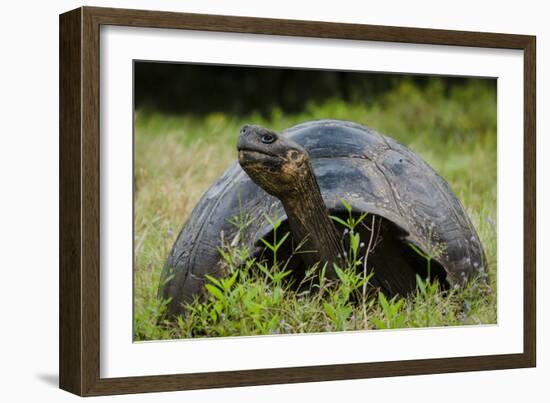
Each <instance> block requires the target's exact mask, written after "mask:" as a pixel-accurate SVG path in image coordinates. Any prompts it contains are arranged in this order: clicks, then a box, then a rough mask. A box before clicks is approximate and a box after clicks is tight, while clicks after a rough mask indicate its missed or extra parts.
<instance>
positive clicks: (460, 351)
mask: <svg viewBox="0 0 550 403" xmlns="http://www.w3.org/2000/svg"><path fill="white" fill-rule="evenodd" d="M60 180H61V184H60V232H61V234H60V386H61V388H63V389H65V390H67V391H70V392H72V393H76V394H79V395H85V396H88V395H105V394H118V393H136V392H152V391H167V390H184V389H197V388H211V387H228V386H244V385H259V384H275V383H289V382H309V381H322V380H338V379H353V378H367V377H382V376H398V375H414V374H431V373H445V372H457V371H478V370H490V369H504V368H520V367H532V366H534V365H535V362H536V352H535V351H536V350H535V339H536V331H535V329H536V327H535V301H536V297H535V267H536V262H535V233H536V231H535V37H532V36H524V35H512V34H497V33H480V32H461V31H445V30H432V29H418V28H402V27H384V26H372V25H352V24H337V23H326V22H312V21H292V20H274V19H260V18H249V17H228V16H215V15H200V14H185V13H169V12H157V11H143V10H141V11H140V10H120V9H106V8H94V7H82V8H79V9H76V10H73V11H70V12H67V13H65V14H62V15H61V16H60Z"/></svg>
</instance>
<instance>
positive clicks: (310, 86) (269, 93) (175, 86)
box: [134, 62, 496, 117]
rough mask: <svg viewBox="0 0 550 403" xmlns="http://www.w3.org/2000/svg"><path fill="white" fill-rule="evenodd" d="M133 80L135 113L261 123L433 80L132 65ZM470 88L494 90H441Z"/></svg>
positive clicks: (445, 85)
mask: <svg viewBox="0 0 550 403" xmlns="http://www.w3.org/2000/svg"><path fill="white" fill-rule="evenodd" d="M134 75H135V76H134V77H135V106H136V108H138V109H148V110H154V111H157V112H162V113H168V114H181V113H185V114H194V115H208V114H211V113H213V112H222V113H230V114H233V115H239V116H243V115H244V116H246V115H249V114H251V113H260V114H261V115H262V116H264V117H267V116H269V115H270V114H271V112H272V110H273V109H279V110H281V111H282V112H284V113H298V112H301V111H303V110H304V109H305V108H306V107H307V105H308V104H311V103H321V102H323V101H325V100H327V99H332V98H337V99H339V100H341V101H344V102H360V103H370V102H375V101H376V100H377V99H378V98H379V97H380V96H381V95H382V94H384V93H386V92H388V91H391V90H393V89H395V88H397V87H399V85H401V84H402V82H403V80H406V81H408V82H409V83H411V84H412V85H414V86H416V87H417V88H419V89H423V88H425V87H426V86H428V85H429V84H430V83H431V82H432V81H433V79H434V78H433V77H431V76H423V75H408V76H403V75H401V74H382V73H364V72H352V71H350V72H346V71H326V70H312V69H310V70H303V69H273V68H258V67H241V66H218V65H197V64H176V63H159V62H137V63H136V64H135V70H134ZM471 82H476V83H477V85H487V86H488V87H489V88H491V87H492V88H493V89H494V88H495V85H496V81H495V80H479V79H472V78H467V77H445V78H444V79H441V81H440V84H441V86H442V90H443V91H444V93H445V94H447V95H449V94H450V92H451V91H452V89H453V88H454V87H456V86H464V85H467V84H469V83H471ZM481 83H483V84H481Z"/></svg>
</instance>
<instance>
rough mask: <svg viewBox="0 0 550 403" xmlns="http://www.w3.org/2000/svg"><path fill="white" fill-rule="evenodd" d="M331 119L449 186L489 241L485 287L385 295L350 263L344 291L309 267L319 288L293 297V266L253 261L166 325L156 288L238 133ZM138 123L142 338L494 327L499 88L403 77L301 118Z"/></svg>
mask: <svg viewBox="0 0 550 403" xmlns="http://www.w3.org/2000/svg"><path fill="white" fill-rule="evenodd" d="M322 118H334V119H343V120H351V121H355V122H358V123H362V124H366V125H367V126H369V127H372V128H374V129H376V130H378V131H380V132H382V133H384V134H386V135H389V136H391V137H393V138H395V139H396V140H397V141H399V142H401V143H403V144H405V145H407V146H409V147H410V148H412V149H413V150H414V151H416V152H417V153H418V154H419V155H420V156H422V158H424V159H425V160H426V161H427V162H428V163H429V164H430V165H431V166H432V167H433V168H434V169H435V170H436V171H437V172H438V173H439V174H440V175H441V176H443V177H444V178H445V179H446V180H447V181H448V182H449V184H450V185H451V188H452V189H453V191H454V192H455V193H456V195H457V197H458V198H459V199H460V200H461V202H462V203H463V204H464V206H465V208H466V211H467V213H468V215H469V216H470V218H471V220H472V222H473V224H474V226H475V227H476V229H477V231H478V234H479V235H480V238H481V240H482V243H483V245H484V248H485V252H486V254H487V258H488V263H489V267H488V269H489V270H488V280H489V281H488V285H487V286H485V285H482V284H480V283H471V284H470V285H468V286H467V287H466V288H465V289H463V290H454V291H452V292H448V293H443V292H441V291H440V289H439V288H438V287H437V284H431V283H429V282H426V281H424V280H422V279H419V282H418V283H419V284H418V285H419V286H418V289H417V292H416V295H412V296H410V297H407V298H396V299H392V300H388V299H387V298H385V297H384V295H382V294H379V293H378V292H377V290H375V289H372V287H368V286H364V284H363V283H361V281H362V276H361V275H358V274H357V273H356V271H355V270H351V269H350V268H349V267H348V268H341V270H340V272H339V277H340V281H338V282H337V284H330V282H329V281H327V280H323V279H321V281H318V280H316V281H313V274H312V273H313V270H312V273H311V276H310V277H306V279H305V280H304V281H306V282H307V281H310V282H309V283H307V284H306V285H307V286H308V287H309V288H308V287H305V289H306V291H304V287H302V288H301V290H300V291H294V290H293V289H291V288H290V287H288V285H287V284H286V282H285V281H284V278H279V277H281V276H283V277H286V274H285V273H286V272H287V269H286V268H285V267H284V263H285V262H276V264H273V262H264V263H263V264H264V266H258V265H257V262H252V261H250V260H248V263H247V264H245V265H244V266H243V267H236V266H234V265H232V264H230V263H229V264H228V265H227V277H225V278H223V279H220V280H216V279H212V280H210V282H209V287H208V290H209V298H208V300H207V301H205V302H204V303H198V302H196V303H194V304H193V305H192V306H191V307H190V308H189V310H188V312H189V313H188V314H187V315H186V316H185V317H180V318H179V320H177V321H174V322H164V323H161V324H160V325H159V324H158V320H159V317H161V315H162V312H163V310H164V305H165V303H164V302H163V301H159V300H158V299H157V288H158V282H159V277H160V272H161V270H162V267H163V264H164V261H165V259H166V256H167V254H168V252H169V250H170V248H171V246H172V244H173V242H174V240H175V237H176V236H177V234H178V232H179V231H180V229H181V226H182V224H183V223H184V222H185V221H186V219H187V218H188V216H189V214H190V213H191V210H192V209H193V207H194V205H195V204H196V203H197V201H198V199H199V198H200V196H201V195H202V194H203V193H204V192H205V191H206V190H207V189H208V188H209V186H210V185H211V184H212V183H213V182H214V181H215V180H216V179H217V178H218V177H219V176H220V175H221V174H222V173H223V172H224V170H225V169H226V168H227V167H228V166H229V165H230V164H231V163H232V162H233V161H234V160H235V159H236V149H235V144H236V138H237V136H238V133H239V128H240V127H241V126H242V125H243V124H245V123H253V124H259V125H263V126H266V127H270V128H272V129H274V130H278V131H279V130H284V129H285V128H288V127H290V126H292V125H294V124H297V123H300V122H304V121H307V120H312V119H322ZM135 119H136V136H135V191H136V193H135V233H134V237H135V258H134V260H135V272H134V286H135V287H134V290H135V291H134V308H135V309H134V315H135V316H134V337H135V339H136V340H154V339H169V338H186V337H203V336H236V335H252V334H275V333H298V332H324V331H340V330H362V329H379V328H397V327H425V326H452V325H475V324H487V323H496V319H497V310H496V301H497V297H496V270H497V260H496V259H497V255H496V250H497V248H496V227H495V226H496V197H497V188H496V93H495V90H494V87H493V86H489V85H485V84H484V83H482V82H480V81H471V82H470V83H469V84H467V85H464V86H460V87H454V88H453V89H452V90H451V91H450V92H448V91H446V90H445V89H444V87H443V85H442V84H441V82H440V81H439V80H436V79H434V80H433V82H431V84H430V85H428V86H427V87H424V88H422V89H419V88H417V87H416V86H414V85H413V84H411V83H410V82H408V81H404V82H403V83H402V84H401V85H400V86H399V87H397V88H396V89H395V90H392V91H391V92H389V93H386V94H385V95H384V96H382V97H380V98H379V99H377V100H376V101H375V102H372V103H368V104H362V103H360V102H354V103H346V102H343V101H340V100H336V99H334V100H328V101H326V102H323V103H322V104H310V105H308V107H307V108H306V109H305V110H304V111H303V112H301V113H299V114H292V115H289V114H284V113H282V112H281V111H280V110H278V109H275V110H273V111H272V113H271V116H268V117H265V116H261V115H259V114H251V115H250V116H245V117H235V116H230V115H227V114H223V113H213V114H210V115H207V116H203V117H197V116H186V115H180V116H166V115H161V114H158V113H153V112H149V111H145V110H138V111H137V112H136V117H135ZM367 217H368V216H367ZM283 235H284V234H280V236H281V238H280V239H282V237H283ZM364 241H365V240H364ZM366 241H368V240H366ZM224 252H225V253H226V254H227V258H228V260H231V256H234V255H235V254H240V256H241V257H246V253H247V251H246V250H241V249H239V247H238V246H237V247H227V246H226V248H225V249H224ZM245 260H246V259H245ZM319 271H320V268H317V270H316V271H315V272H316V273H318V272H319ZM359 274H361V273H359ZM323 281H324V282H323Z"/></svg>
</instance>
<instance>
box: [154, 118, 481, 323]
mask: <svg viewBox="0 0 550 403" xmlns="http://www.w3.org/2000/svg"><path fill="white" fill-rule="evenodd" d="M237 149H238V152H239V160H238V162H235V163H233V164H232V165H231V167H230V168H229V169H228V170H227V171H226V172H225V173H224V174H223V175H222V176H221V177H220V178H219V179H218V180H217V181H216V182H215V183H214V184H213V185H212V186H211V187H210V189H209V190H208V191H207V192H206V193H205V194H204V195H203V196H202V198H201V199H200V201H199V202H198V204H197V205H196V207H195V208H194V210H193V212H192V213H191V216H190V218H189V220H188V221H187V223H186V224H185V225H184V226H183V228H182V230H181V232H180V233H179V236H178V237H177V240H176V242H175V243H174V245H173V247H172V250H171V252H170V254H169V256H168V259H167V261H166V264H165V266H164V269H163V272H162V276H161V283H160V284H161V285H160V288H159V296H160V297H162V298H165V299H170V302H169V304H168V314H169V315H177V314H180V313H182V312H184V309H185V308H184V306H185V304H186V303H189V302H191V301H192V300H193V298H195V297H197V296H200V295H201V293H202V292H203V291H202V289H203V285H204V283H205V275H206V274H208V275H211V276H220V275H222V274H223V270H222V268H223V264H222V258H221V256H220V253H219V249H218V248H219V247H220V245H221V239H222V238H223V239H225V240H232V239H234V238H235V237H236V236H237V231H238V229H237V228H236V227H235V225H234V224H233V223H231V222H230V220H229V218H231V217H234V216H239V214H242V213H243V212H245V213H246V214H248V215H249V216H250V217H253V220H250V222H249V225H248V226H247V227H246V229H245V230H244V232H243V231H240V232H243V233H239V243H240V244H242V245H244V246H245V247H246V248H248V250H249V251H250V254H251V256H253V257H259V256H263V255H262V254H264V253H265V252H266V251H265V247H264V244H263V243H262V242H261V239H262V238H264V239H268V238H269V237H270V236H271V235H272V232H273V228H272V226H271V225H270V224H269V222H268V220H267V219H266V215H267V216H268V217H269V216H271V217H273V216H278V217H280V218H281V219H282V223H283V224H282V227H281V228H282V229H281V230H286V231H289V232H290V234H291V237H290V238H291V240H290V241H288V242H285V244H284V245H283V247H286V248H287V249H290V248H291V245H294V247H295V246H296V245H297V244H301V245H303V244H304V243H305V247H304V248H303V250H304V251H305V252H306V253H299V254H295V255H292V254H289V251H288V250H287V256H293V259H294V261H293V263H292V265H291V268H292V269H293V270H294V271H295V272H296V274H297V275H299V274H300V273H303V271H304V270H306V268H307V267H310V266H311V265H312V264H315V263H316V262H319V263H323V264H325V267H327V268H328V270H327V273H328V275H329V276H330V275H331V274H332V275H334V273H333V271H332V270H331V268H332V267H333V265H334V264H341V263H342V260H343V255H345V252H344V250H345V247H344V246H343V242H342V240H343V239H344V238H345V237H343V231H344V228H343V226H341V225H340V224H338V222H337V220H334V219H332V218H331V216H336V217H342V218H344V217H346V215H347V214H349V212H348V211H346V208H345V207H344V205H343V200H344V201H345V203H346V204H347V205H348V206H349V205H351V207H352V210H353V214H356V215H361V214H363V213H364V212H368V213H369V217H376V218H378V222H379V223H382V224H383V225H381V224H379V225H378V226H377V228H376V231H377V233H376V235H377V239H378V240H379V241H380V242H378V244H377V246H376V248H374V249H373V250H372V251H371V254H370V255H369V257H368V262H369V264H368V265H369V270H372V271H373V272H374V277H373V278H372V280H371V282H372V283H373V284H374V285H375V286H378V287H379V288H381V289H382V290H383V291H384V292H386V293H389V294H407V293H409V292H411V291H412V290H414V289H415V287H416V276H417V274H420V275H426V270H427V269H426V261H425V260H424V259H425V256H424V257H423V256H422V254H427V255H429V256H431V257H432V258H433V260H432V264H431V275H432V276H433V277H437V278H438V280H439V281H440V283H441V284H443V285H446V286H447V287H462V286H463V285H464V284H465V283H466V282H467V281H468V279H470V278H472V276H473V275H476V274H479V273H482V272H483V271H484V270H485V266H486V262H485V255H484V251H483V247H482V245H481V242H480V240H479V237H478V235H477V233H476V231H475V229H474V226H473V225H472V223H471V221H470V219H469V218H468V216H467V214H466V212H465V211H464V208H463V206H462V205H461V203H460V202H459V201H458V199H457V198H456V196H455V195H454V194H453V192H452V190H451V188H450V187H449V185H448V184H447V182H446V181H445V180H444V179H443V178H441V177H440V176H439V175H438V174H437V173H436V172H435V171H434V170H433V169H432V168H431V167H430V166H429V165H428V164H427V163H426V162H425V161H424V160H422V158H420V157H419V156H418V155H417V154H415V153H414V152H413V151H411V150H410V149H409V148H407V147H405V146H403V145H401V144H399V143H398V142H396V141H395V140H393V139H391V138H390V137H387V136H384V135H382V134H380V133H377V132H376V131H375V130H372V129H370V128H368V127H366V126H363V125H359V124H356V123H352V122H347V121H338V120H319V121H311V122H306V123H302V124H299V125H296V126H294V127H291V128H289V129H287V130H285V131H283V132H282V133H280V134H279V133H275V132H273V131H271V130H268V129H265V128H262V127H259V126H253V125H246V126H244V127H243V128H242V129H241V132H240V136H239V139H238V144H237ZM366 222H368V223H370V221H368V220H367V221H366ZM361 228H362V231H363V233H362V239H367V240H368V239H369V238H370V234H371V233H372V231H375V228H374V225H372V226H370V227H369V226H368V225H364V226H362V227H361ZM411 245H412V246H411ZM434 250H435V251H437V253H435V252H433V251H434ZM419 251H422V253H418V252H419ZM278 253H279V252H278ZM296 256H297V258H296Z"/></svg>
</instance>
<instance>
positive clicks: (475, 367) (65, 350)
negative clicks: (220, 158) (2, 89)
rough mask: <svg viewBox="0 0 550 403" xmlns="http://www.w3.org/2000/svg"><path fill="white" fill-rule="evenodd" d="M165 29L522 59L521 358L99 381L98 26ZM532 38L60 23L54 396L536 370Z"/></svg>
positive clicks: (162, 19)
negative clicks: (473, 50)
mask: <svg viewBox="0 0 550 403" xmlns="http://www.w3.org/2000/svg"><path fill="white" fill-rule="evenodd" d="M102 25H118V26H131V27H149V28H171V29H186V30H200V31H215V32H228V33H229V32H231V33H251V34H269V35H286V36H301V37H315V38H333V39H352V40H359V41H361V40H368V41H381V42H400V43H415V44H433V45H449V46H467V47H471V46H474V47H481V48H498V49H517V50H522V51H523V52H524V53H523V60H524V77H523V80H524V81H523V82H524V99H523V108H524V110H523V115H524V133H523V139H524V150H523V157H524V177H523V180H524V217H523V220H524V234H523V239H524V245H523V248H524V256H523V261H524V267H523V276H524V277H523V298H524V301H523V302H524V306H523V314H524V316H523V317H524V324H523V344H524V347H523V353H521V354H503V355H490V356H469V357H454V358H436V359H420V360H407V361H392V362H375V363H349V364H342V365H340V364H339V365H321V366H306V367H289V368H276V369H254V370H239V371H225V372H206V373H192V374H173V375H157V376H138V377H124V378H101V377H100V326H101V323H100V314H99V290H100V278H99V264H100V263H99V262H100V260H99V248H100V236H101V234H100V225H99V220H100V211H99V205H100V194H99V190H100V172H99V160H100V147H99V138H100V137H99V130H100V126H99V113H100V101H99V100H100V97H99V91H100V85H99V74H100V57H99V55H100V40H99V36H100V27H101V26H102ZM535 44H536V41H535V37H534V36H526V35H511V34H497V33H483V32H461V31H447V30H436V29H419V28H402V27H390V26H374V25H356V24H339V23H328V22H314V21H294V20H276V19H264V18H250V17H229V16H219V15H201V14H185V13H171V12H159V11H143V10H122V9H109V8H95V7H81V8H78V9H76V10H73V11H69V12H67V13H65V14H62V15H61V16H60V295H59V298H60V344H59V352H60V356H59V360H60V387H61V388H62V389H64V390H67V391H69V392H72V393H75V394H77V395H81V396H92V395H110V394H120V393H138V392H156V391H170V390H185V389H199V388H214V387H232V386H247V385H262V384H279V383H295V382H312V381H327V380H342V379H357V378H369V377H387V376H400V375H418V374H435V373H448V372H459V371H481V370H495V369H507V368H522V367H533V366H535V365H536V347H535V345H536V323H535V321H536V307H535V303H536V295H535V268H536V261H535V241H536V217H535V203H536V197H535V196H536V172H535V167H536V162H535V153H536V152H535V130H536V129H535V121H536V119H535V111H536V108H535V107H536V104H535V100H536V97H535V88H536V85H535V83H536V81H535V59H536V45H535Z"/></svg>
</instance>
